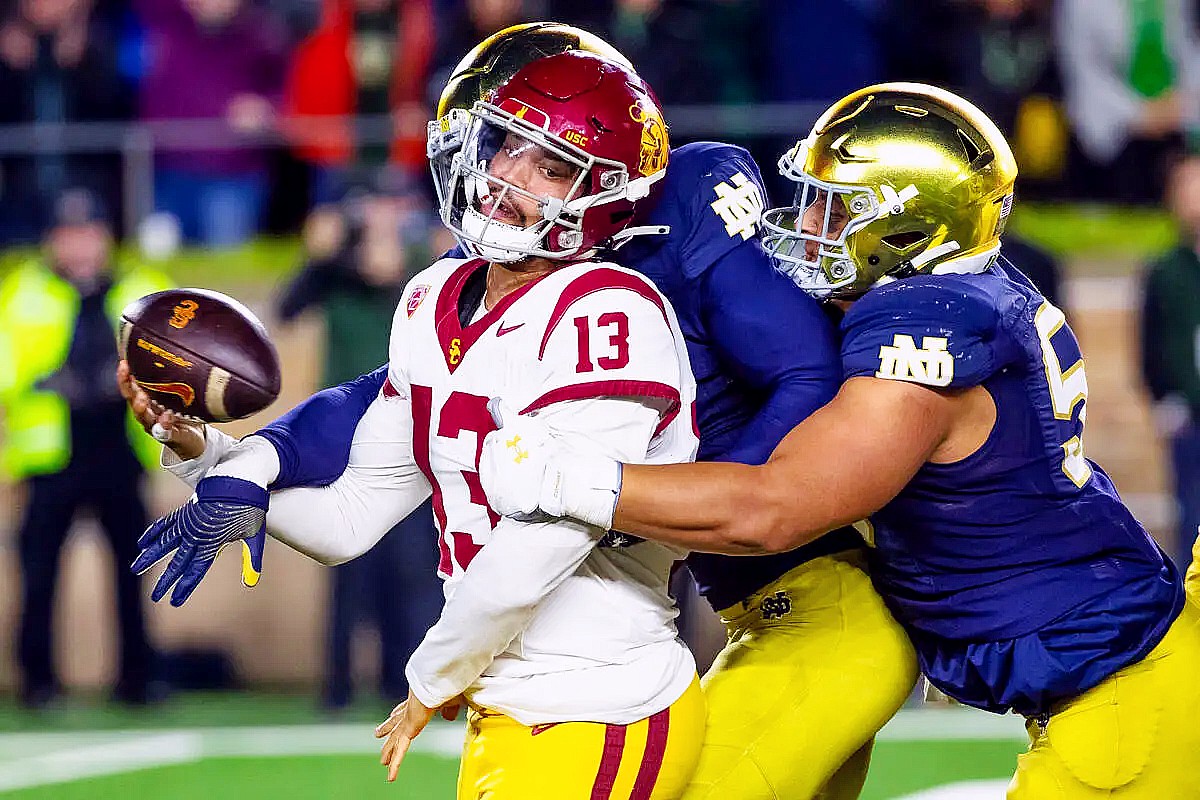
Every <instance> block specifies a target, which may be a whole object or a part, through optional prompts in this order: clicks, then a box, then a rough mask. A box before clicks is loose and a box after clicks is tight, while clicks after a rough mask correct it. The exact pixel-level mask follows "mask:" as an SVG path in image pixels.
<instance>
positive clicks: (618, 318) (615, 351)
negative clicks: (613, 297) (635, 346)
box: [574, 311, 629, 373]
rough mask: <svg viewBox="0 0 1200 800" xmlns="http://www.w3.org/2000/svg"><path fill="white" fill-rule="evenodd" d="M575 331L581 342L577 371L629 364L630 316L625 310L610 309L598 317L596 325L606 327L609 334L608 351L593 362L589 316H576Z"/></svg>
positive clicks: (619, 366) (619, 367)
mask: <svg viewBox="0 0 1200 800" xmlns="http://www.w3.org/2000/svg"><path fill="white" fill-rule="evenodd" d="M574 322H575V331H576V334H577V339H578V342H579V361H578V362H577V363H576V364H575V372H577V373H581V372H592V371H593V370H595V369H596V367H597V366H599V367H600V369H605V370H608V369H621V368H622V367H626V366H629V317H628V316H627V315H626V314H625V312H623V311H609V312H607V313H605V314H601V315H600V316H599V317H598V318H597V319H596V327H598V328H603V329H605V330H606V331H607V332H608V334H609V336H608V348H609V349H608V351H607V353H606V354H605V355H602V356H600V357H599V358H597V359H596V361H595V363H593V362H592V333H591V325H590V321H589V320H588V318H587V317H576V318H575V320H574Z"/></svg>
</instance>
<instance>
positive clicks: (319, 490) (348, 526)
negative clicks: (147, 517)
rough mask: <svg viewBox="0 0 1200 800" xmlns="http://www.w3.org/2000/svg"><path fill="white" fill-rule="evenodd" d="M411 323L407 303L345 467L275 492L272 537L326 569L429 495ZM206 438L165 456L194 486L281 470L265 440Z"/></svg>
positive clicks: (264, 479) (263, 477) (269, 476)
mask: <svg viewBox="0 0 1200 800" xmlns="http://www.w3.org/2000/svg"><path fill="white" fill-rule="evenodd" d="M406 324H407V314H406V313H404V305H403V304H401V306H400V307H399V308H398V309H397V311H396V315H395V318H394V320H393V323H392V332H391V344H390V346H389V355H390V358H391V361H390V367H389V376H388V380H387V382H386V383H385V384H384V388H383V391H382V392H381V393H380V394H379V396H378V397H376V398H375V400H374V402H372V403H371V405H370V406H369V407H368V408H367V412H366V414H364V416H363V418H362V419H361V420H360V421H359V423H358V426H357V428H356V429H355V431H354V439H353V442H352V444H351V447H350V459H349V463H348V465H347V467H346V470H345V471H344V472H343V473H342V475H341V476H339V477H338V479H337V480H335V481H334V482H333V483H331V484H329V485H328V486H321V487H294V488H289V489H283V490H280V491H276V492H272V493H271V505H270V508H269V510H268V512H267V530H268V532H269V533H270V534H271V536H272V537H274V538H275V539H277V540H279V541H281V542H283V543H284V544H286V545H288V546H289V547H291V548H293V549H294V550H298V551H299V552H301V553H303V554H305V555H307V556H309V557H310V558H313V559H315V560H317V561H320V562H321V563H323V564H328V565H333V564H340V563H342V562H345V561H349V560H350V559H352V558H356V557H358V556H360V555H362V554H363V553H365V552H367V551H368V550H370V549H371V548H372V547H373V546H374V545H375V544H376V543H377V542H378V541H379V540H380V539H381V538H383V535H384V534H385V533H387V532H388V531H389V530H391V529H392V528H393V527H394V526H395V525H396V524H397V523H398V522H400V521H401V520H403V519H404V518H405V517H407V516H408V515H409V514H411V513H412V512H413V511H414V510H416V508H417V507H418V506H420V505H421V503H423V502H424V501H425V500H426V499H427V498H428V497H429V495H430V491H431V490H430V486H429V481H428V480H427V479H426V478H425V476H424V474H422V473H421V471H420V470H419V469H418V468H417V464H416V462H415V460H414V459H413V450H412V438H413V423H412V411H411V406H410V404H409V396H408V379H407V370H406V364H407V357H408V353H407V342H408V336H407V334H406V331H405V326H406ZM205 435H206V441H205V444H206V447H205V451H204V453H203V454H202V455H201V456H200V457H198V458H195V459H192V460H190V461H180V460H179V459H178V457H175V456H174V455H173V454H171V453H170V452H169V451H165V450H164V454H163V465H164V466H165V467H166V468H167V469H168V470H170V471H171V472H172V473H173V474H175V475H176V476H177V477H179V478H180V479H181V480H183V481H184V482H185V483H187V484H189V485H190V486H192V487H193V488H194V487H195V486H196V484H197V483H198V482H199V481H200V480H201V479H202V478H204V477H205V476H207V475H232V476H234V477H246V478H251V475H250V474H248V472H247V471H249V472H250V473H253V480H255V481H256V482H259V483H261V484H267V483H269V482H270V481H271V480H273V479H274V475H275V474H276V473H277V472H278V469H279V463H278V457H277V456H276V455H275V451H274V448H273V446H272V445H271V444H270V443H269V442H268V441H267V440H265V439H263V438H261V437H257V436H253V435H251V436H247V437H246V438H245V439H243V440H242V441H241V442H238V441H236V440H235V439H233V438H232V437H231V436H229V435H228V434H225V433H223V432H221V431H218V430H217V429H216V428H214V427H213V426H211V425H209V426H207V428H206V431H205ZM235 461H238V462H240V463H235Z"/></svg>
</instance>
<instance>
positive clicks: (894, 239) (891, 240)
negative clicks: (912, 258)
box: [881, 231, 929, 253]
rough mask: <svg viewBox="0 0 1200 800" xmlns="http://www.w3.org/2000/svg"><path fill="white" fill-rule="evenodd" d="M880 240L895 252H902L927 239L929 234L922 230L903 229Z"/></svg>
mask: <svg viewBox="0 0 1200 800" xmlns="http://www.w3.org/2000/svg"><path fill="white" fill-rule="evenodd" d="M881 241H882V242H883V243H884V244H885V245H887V246H888V247H890V248H891V249H892V250H895V251H896V252H897V253H904V252H907V251H909V250H912V249H913V248H914V247H916V246H917V245H919V244H923V243H924V242H927V241H929V234H927V233H925V232H923V231H903V232H901V233H892V234H889V235H887V236H884V237H883V239H882V240H881Z"/></svg>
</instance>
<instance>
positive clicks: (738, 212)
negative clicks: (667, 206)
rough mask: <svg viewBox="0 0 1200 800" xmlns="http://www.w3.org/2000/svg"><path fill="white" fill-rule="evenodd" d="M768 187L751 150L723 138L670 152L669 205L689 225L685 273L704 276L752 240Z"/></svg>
mask: <svg viewBox="0 0 1200 800" xmlns="http://www.w3.org/2000/svg"><path fill="white" fill-rule="evenodd" d="M765 198H766V191H765V190H764V188H763V181H762V174H761V173H760V172H759V170H758V165H757V164H755V163H754V159H753V158H751V157H750V154H749V153H748V152H747V151H745V150H743V149H742V148H740V147H735V146H733V145H729V144H723V143H718V142H695V143H693V144H686V145H683V146H682V147H678V148H676V149H675V150H672V151H671V163H670V166H669V167H668V169H667V186H666V187H665V190H664V199H663V202H664V203H673V204H675V205H676V206H677V208H678V210H679V215H680V216H681V217H682V219H681V220H678V221H675V220H673V221H672V222H673V223H674V224H682V226H683V227H684V228H685V229H686V230H685V231H679V232H678V233H680V234H682V237H681V239H680V245H679V257H680V263H681V264H682V266H683V273H684V276H685V277H687V278H689V279H692V278H696V277H697V276H699V275H700V274H701V273H702V272H703V271H704V270H705V269H707V268H708V267H709V265H711V264H715V263H716V262H717V261H718V260H719V259H720V258H721V257H722V256H724V255H725V254H726V253H728V252H730V251H731V250H734V249H735V248H737V247H739V246H740V245H743V244H745V243H746V242H748V241H751V240H753V239H754V238H755V237H756V236H757V234H758V229H759V224H760V223H761V221H762V212H763V206H764V205H765V202H766V201H765Z"/></svg>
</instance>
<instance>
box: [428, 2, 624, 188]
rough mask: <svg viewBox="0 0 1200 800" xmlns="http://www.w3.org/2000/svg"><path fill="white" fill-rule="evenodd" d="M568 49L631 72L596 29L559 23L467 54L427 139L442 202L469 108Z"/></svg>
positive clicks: (526, 26)
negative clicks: (523, 69)
mask: <svg viewBox="0 0 1200 800" xmlns="http://www.w3.org/2000/svg"><path fill="white" fill-rule="evenodd" d="M568 50H582V51H584V52H587V53H592V54H593V55H597V56H600V57H601V58H604V59H607V60H609V61H615V62H616V63H618V64H620V65H621V66H623V67H625V68H627V69H629V70H631V71H633V65H632V64H630V63H629V59H627V58H625V56H623V55H621V53H620V52H619V51H618V50H617V49H616V48H615V47H613V46H612V45H610V44H609V43H608V42H606V41H604V40H603V39H601V38H600V37H599V36H597V35H595V34H594V33H588V32H587V31H585V30H582V29H580V28H575V27H572V26H570V25H564V24H562V23H559V22H527V23H523V24H520V25H513V26H512V27H509V28H505V29H504V30H502V31H500V32H499V33H494V34H492V35H491V36H489V37H488V38H486V39H484V40H483V41H482V42H480V43H479V44H477V45H475V47H474V48H472V49H471V52H469V53H467V54H466V55H465V56H463V58H462V60H461V61H459V62H458V65H457V66H455V67H454V70H453V71H452V72H451V73H450V78H449V80H447V81H446V86H445V88H444V89H442V94H441V97H440V98H439V100H438V107H437V118H436V119H434V120H433V121H432V122H430V123H429V127H428V135H427V137H426V140H425V150H426V154H427V155H428V156H429V166H430V169H431V170H432V171H433V184H434V188H435V189H436V190H437V194H438V201H439V204H440V203H441V201H442V199H443V196H444V193H445V191H446V186H447V184H448V182H449V177H450V163H451V160H452V158H453V156H454V154H455V153H457V152H458V150H459V149H460V148H461V147H462V137H463V133H464V131H465V130H466V127H467V123H468V118H469V115H468V113H467V112H468V111H469V110H470V108H471V107H472V106H474V105H475V102H476V101H478V100H482V99H484V98H485V97H486V96H487V95H488V94H490V93H491V92H492V90H493V89H495V88H496V87H498V86H499V85H500V84H502V83H504V82H505V81H506V80H508V79H509V78H511V77H512V76H513V75H514V74H516V72H517V70H519V69H520V68H521V67H523V66H525V65H526V64H528V63H530V62H532V61H536V60H538V59H539V58H544V57H546V56H553V55H558V54H559V53H563V52H566V51H568Z"/></svg>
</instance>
